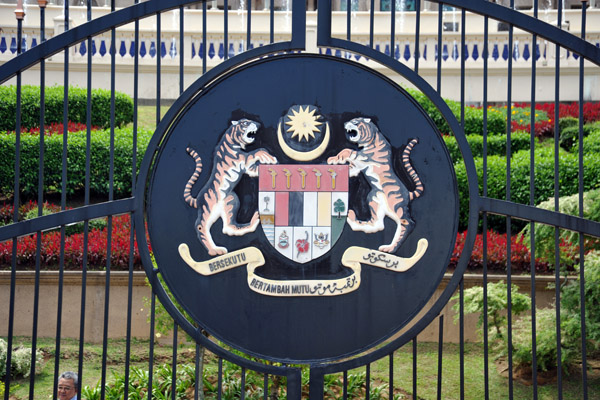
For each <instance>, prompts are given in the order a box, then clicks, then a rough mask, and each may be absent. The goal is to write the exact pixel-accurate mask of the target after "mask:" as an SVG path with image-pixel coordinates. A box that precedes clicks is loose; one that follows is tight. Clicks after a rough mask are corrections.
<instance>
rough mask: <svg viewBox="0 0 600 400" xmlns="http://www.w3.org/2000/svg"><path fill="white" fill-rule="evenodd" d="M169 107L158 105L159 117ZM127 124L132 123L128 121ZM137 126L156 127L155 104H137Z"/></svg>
mask: <svg viewBox="0 0 600 400" xmlns="http://www.w3.org/2000/svg"><path fill="white" fill-rule="evenodd" d="M169 108H170V106H161V107H160V117H161V118H162V117H163V116H164V115H165V114H166V112H167V111H168V110H169ZM129 125H133V123H130V124H129ZM138 127H140V128H145V129H156V106H138Z"/></svg>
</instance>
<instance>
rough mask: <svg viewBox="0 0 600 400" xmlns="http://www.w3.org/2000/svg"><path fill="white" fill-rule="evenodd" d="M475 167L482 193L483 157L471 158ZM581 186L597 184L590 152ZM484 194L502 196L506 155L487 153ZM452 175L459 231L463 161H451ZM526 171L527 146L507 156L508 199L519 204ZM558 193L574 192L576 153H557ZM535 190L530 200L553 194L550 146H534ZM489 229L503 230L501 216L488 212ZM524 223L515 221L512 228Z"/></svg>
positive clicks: (597, 166) (599, 164) (464, 210)
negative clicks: (486, 189) (485, 189)
mask: <svg viewBox="0 0 600 400" xmlns="http://www.w3.org/2000/svg"><path fill="white" fill-rule="evenodd" d="M474 161H475V168H476V169H477V173H478V181H479V191H480V193H483V181H482V175H483V159H482V158H475V160H474ZM583 162H584V176H583V184H584V190H586V191H587V190H592V189H597V188H600V181H599V180H598V176H600V157H598V156H597V155H596V154H593V153H590V154H587V155H585V156H584V158H583ZM487 170H488V171H487V172H488V174H487V176H488V180H487V187H488V193H487V196H488V197H491V198H495V199H506V157H502V156H490V157H488V163H487ZM455 172H456V178H457V182H458V190H459V202H460V220H459V231H463V230H465V229H466V228H467V222H468V207H469V198H468V196H467V194H468V192H469V188H468V183H467V175H466V170H465V167H464V164H463V163H458V164H456V165H455ZM529 172H530V156H529V151H528V150H523V151H519V152H517V153H515V154H514V155H513V157H512V160H511V192H510V193H511V196H510V200H511V201H514V202H516V203H519V204H529ZM559 172H560V177H559V182H560V188H559V195H560V196H569V195H572V194H574V193H577V192H578V174H579V170H578V157H577V154H573V153H567V152H561V153H560V157H559ZM534 185H535V193H534V204H539V203H541V202H542V201H545V200H546V199H548V198H550V197H552V196H553V195H554V150H553V149H550V148H546V147H544V148H539V149H536V150H535V182H534ZM488 221H489V225H488V226H489V229H493V230H495V231H498V232H505V231H506V223H505V218H504V217H498V216H493V215H490V216H489V217H488ZM523 226H524V223H521V225H520V226H519V225H518V224H516V226H515V229H517V230H520V229H522V228H523Z"/></svg>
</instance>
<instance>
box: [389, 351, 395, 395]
mask: <svg viewBox="0 0 600 400" xmlns="http://www.w3.org/2000/svg"><path fill="white" fill-rule="evenodd" d="M388 381H389V385H390V393H389V395H388V398H389V399H393V398H394V352H391V353H390V355H389V373H388Z"/></svg>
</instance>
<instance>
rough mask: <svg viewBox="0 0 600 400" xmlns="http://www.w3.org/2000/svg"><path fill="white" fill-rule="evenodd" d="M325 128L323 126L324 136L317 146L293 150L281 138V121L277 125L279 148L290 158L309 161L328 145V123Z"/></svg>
mask: <svg viewBox="0 0 600 400" xmlns="http://www.w3.org/2000/svg"><path fill="white" fill-rule="evenodd" d="M325 126H326V128H325V136H324V137H323V141H322V142H321V144H320V145H319V147H317V148H316V149H312V150H311V151H306V152H303V151H298V150H294V149H292V148H291V147H290V146H289V145H288V144H287V143H286V142H285V140H283V135H282V134H281V122H280V123H279V124H278V125H277V140H278V141H279V146H281V149H282V150H283V152H284V153H285V155H286V156H288V157H289V158H291V159H294V160H297V161H310V160H314V159H315V158H317V157H319V156H320V155H321V154H323V153H324V152H325V149H326V148H327V146H328V145H329V136H330V135H329V123H326V125H325Z"/></svg>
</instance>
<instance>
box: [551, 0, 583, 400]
mask: <svg viewBox="0 0 600 400" xmlns="http://www.w3.org/2000/svg"><path fill="white" fill-rule="evenodd" d="M556 19H557V25H558V28H559V29H562V2H560V1H559V2H558V10H557V15H556ZM554 70H555V74H556V76H555V80H554V96H555V97H554V211H556V212H558V210H559V196H560V194H559V193H560V187H559V185H560V180H559V154H558V152H559V137H560V128H559V118H560V114H559V108H560V45H559V44H558V43H557V44H556V55H555V69H554ZM580 145H581V144H580ZM559 240H560V239H559V230H558V227H555V228H554V256H555V257H554V277H555V282H554V284H555V292H554V294H555V297H556V374H557V383H558V398H559V400H561V399H562V360H561V358H562V349H561V334H560V320H561V318H560V247H559V246H558V244H559Z"/></svg>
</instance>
